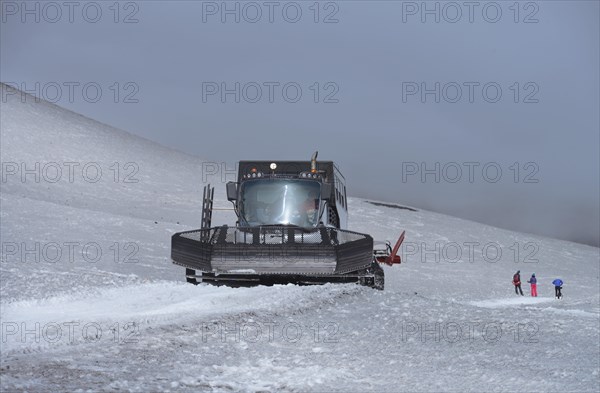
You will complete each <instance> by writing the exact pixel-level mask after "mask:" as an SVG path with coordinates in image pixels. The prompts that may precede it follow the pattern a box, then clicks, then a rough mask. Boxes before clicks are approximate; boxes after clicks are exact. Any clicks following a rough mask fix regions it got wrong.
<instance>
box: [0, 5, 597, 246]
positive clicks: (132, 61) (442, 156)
mask: <svg viewBox="0 0 600 393" xmlns="http://www.w3.org/2000/svg"><path fill="white" fill-rule="evenodd" d="M48 4H53V5H50V6H48ZM74 4H75V5H73V6H72V8H68V7H67V6H65V5H64V3H63V2H56V3H53V2H33V1H32V2H26V3H23V2H11V1H2V23H1V31H0V33H1V34H0V44H1V49H0V79H1V81H2V82H4V83H7V84H9V85H13V86H16V87H18V88H20V89H22V90H26V91H28V92H30V93H33V94H35V95H38V96H41V97H42V98H45V99H48V100H50V101H53V102H56V103H57V104H58V105H61V106H63V107H66V108H68V109H71V110H73V111H76V112H79V113H82V114H84V115H86V116H89V117H91V118H94V119H96V120H99V121H102V122H105V123H108V124H111V125H113V126H116V127H118V128H122V129H124V130H127V131H129V132H132V133H134V134H137V135H140V136H143V137H145V138H148V139H151V140H154V141H156V142H159V143H161V144H164V145H167V146H170V147H173V148H176V149H178V150H181V151H184V152H186V153H190V154H194V155H197V156H200V157H202V158H204V159H205V160H206V161H207V162H216V163H225V164H224V165H225V166H227V167H228V168H233V167H234V166H235V163H236V162H237V161H239V160H243V159H273V160H279V159H307V160H308V159H309V158H310V155H311V154H312V153H313V152H314V151H315V150H318V151H319V158H320V159H324V160H325V159H326V160H333V161H336V162H337V164H338V166H339V167H340V168H341V170H342V172H343V173H344V175H345V176H346V180H347V183H348V192H349V194H350V195H351V196H357V197H364V198H370V199H376V200H381V201H389V202H394V203H400V204H404V205H409V206H414V207H417V208H423V209H428V210H433V211H437V212H441V213H446V214H451V215H455V216H459V217H463V218H467V219H471V220H475V221H479V222H483V223H488V224H491V225H495V226H499V227H503V228H507V229H513V230H518V231H523V232H530V233H535V234H540V235H544V236H551V237H556V238H560V239H566V240H572V241H576V242H582V243H586V244H591V245H595V246H598V245H599V243H600V241H599V238H600V156H599V150H600V119H599V107H600V100H599V85H600V80H599V79H600V78H599V69H600V61H599V48H600V42H599V36H600V26H599V15H600V6H599V3H598V2H591V1H551V2H541V1H540V2H520V3H515V2H513V1H510V2H433V1H432V2H401V1H398V2H392V1H376V2H369V1H337V2H319V3H316V2H314V1H307V2H304V1H297V2H261V1H259V2H234V1H229V2H192V1H180V2H177V1H175V2H173V1H170V2H166V1H149V2H121V3H119V4H118V6H115V3H114V2H95V3H93V2H92V3H89V2H81V3H79V2H75V3H74ZM515 4H516V5H515ZM236 19H237V20H236ZM97 91H101V95H100V96H99V95H98V94H97V93H96V92H97ZM4 99H5V97H3V100H4ZM32 148H33V147H32ZM157 159H160V157H157ZM140 170H143V168H140ZM198 170H202V168H198ZM223 178H224V177H223V176H220V174H212V173H211V174H207V180H208V181H211V182H212V183H219V186H221V185H220V181H221V180H222V179H223ZM227 180H231V179H227ZM350 217H352V212H350Z"/></svg>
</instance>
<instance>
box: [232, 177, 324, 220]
mask: <svg viewBox="0 0 600 393" xmlns="http://www.w3.org/2000/svg"><path fill="white" fill-rule="evenodd" d="M320 194H321V185H320V184H319V183H318V182H316V181H311V180H294V179H261V180H249V181H246V182H244V183H242V188H241V199H240V204H239V208H240V220H241V223H242V225H247V226H258V225H297V226H299V227H304V228H309V227H315V226H317V224H318V220H319V217H318V214H319V204H320Z"/></svg>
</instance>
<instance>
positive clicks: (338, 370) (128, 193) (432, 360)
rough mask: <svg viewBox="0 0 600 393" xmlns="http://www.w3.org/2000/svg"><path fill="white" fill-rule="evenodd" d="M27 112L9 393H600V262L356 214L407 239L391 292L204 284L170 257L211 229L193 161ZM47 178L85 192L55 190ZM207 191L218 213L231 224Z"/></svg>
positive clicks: (13, 195) (15, 183) (4, 268)
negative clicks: (515, 278)
mask: <svg viewBox="0 0 600 393" xmlns="http://www.w3.org/2000/svg"><path fill="white" fill-rule="evenodd" d="M2 88H3V89H4V88H5V86H2ZM3 96H4V95H3ZM19 99H20V97H19V96H9V97H8V102H3V103H2V108H1V113H0V115H1V116H0V126H1V132H2V133H1V139H0V142H1V144H0V153H1V157H2V163H3V173H2V175H3V178H2V183H1V189H0V191H1V192H0V202H1V212H0V219H1V224H0V230H1V238H2V239H1V241H2V262H1V264H0V274H1V276H0V286H1V287H0V294H1V296H2V299H1V302H0V308H1V310H0V311H1V319H2V343H1V345H2V348H1V349H2V351H1V352H2V356H1V359H0V361H1V364H0V373H1V376H2V379H1V385H2V386H1V387H2V389H3V390H7V391H12V390H29V391H74V390H77V389H82V390H86V389H92V390H104V391H114V390H124V391H166V390H172V391H198V390H209V391H240V390H241V391H307V390H313V391H365V390H376V391H481V390H493V391H504V390H508V391H515V390H519V391H558V390H561V391H595V390H597V389H598V388H599V387H600V385H599V384H600V374H599V368H600V363H599V357H600V347H599V344H598V343H599V341H600V333H599V332H600V322H599V318H600V287H599V286H600V266H599V263H600V255H599V249H598V248H593V247H588V246H583V245H579V244H574V243H569V242H564V241H558V240H554V239H547V238H541V237H538V236H532V235H526V234H520V233H515V232H511V231H506V230H501V229H497V228H493V227H489V226H485V225H482V224H478V223H474V222H469V221H465V220H461V219H458V218H453V217H448V216H444V215H440V214H436V213H431V212H426V211H422V210H419V211H409V210H404V209H394V208H391V207H385V206H374V205H372V204H370V203H369V202H368V201H364V200H360V199H356V198H350V199H349V208H350V229H353V230H356V231H359V232H364V233H370V234H372V235H373V236H374V237H375V238H376V239H381V240H383V239H390V240H393V239H394V237H396V236H397V235H398V234H399V232H400V231H401V230H404V229H406V231H407V242H406V244H405V246H404V247H403V250H402V253H403V258H404V263H403V264H402V265H400V266H395V267H393V268H387V267H386V268H385V269H386V290H385V291H383V292H379V291H374V290H370V289H367V288H361V287H357V286H355V285H325V286H319V287H295V286H291V285H290V286H276V287H271V288H267V287H259V288H247V289H232V288H214V287H209V286H197V287H194V286H191V285H188V284H186V283H184V282H183V271H182V270H183V269H182V268H179V267H176V266H173V265H172V264H171V263H170V260H169V247H170V236H171V235H172V234H173V233H174V232H178V231H181V230H186V229H191V228H195V227H197V226H198V222H199V221H200V210H201V207H200V197H201V191H202V186H203V183H202V180H203V179H202V175H201V165H202V160H201V159H199V158H196V157H191V156H188V155H184V154H182V153H179V152H177V151H173V150H170V149H167V148H164V147H162V146H160V145H157V144H155V143H153V142H150V141H147V140H144V139H141V138H138V137H135V136H133V135H130V134H127V133H125V132H123V131H120V130H116V129H114V128H111V127H109V126H106V125H104V124H101V123H98V122H95V121H93V120H91V119H87V118H85V117H82V116H80V115H77V114H75V113H72V112H69V111H66V110H64V109H62V108H59V107H57V106H55V105H51V104H48V103H45V102H35V101H34V100H33V98H31V97H28V98H27V100H26V101H27V102H25V103H23V102H21V101H20V100H19ZM174 126H176V125H174ZM165 132H168V130H165ZM206 152H207V154H209V153H210V147H207V149H206ZM240 158H241V159H243V158H244V157H240ZM36 162H39V163H40V164H39V165H40V170H41V168H43V167H44V166H45V167H46V168H47V171H48V172H47V173H41V174H40V181H39V182H36V181H35V180H36V179H35V176H34V175H31V174H30V175H27V176H26V177H25V179H22V178H21V176H20V175H21V173H17V174H11V173H12V172H14V165H13V163H16V164H17V167H19V171H20V170H21V169H22V168H21V165H22V164H23V163H24V164H25V165H26V167H27V168H28V169H32V168H33V169H35V165H36ZM7 163H8V164H7ZM50 163H56V164H57V165H58V166H60V167H62V168H63V170H65V168H66V165H67V164H65V163H76V164H79V165H77V166H76V167H77V168H82V167H84V166H85V165H87V167H88V168H90V172H89V173H88V175H89V176H88V177H87V178H84V177H83V176H82V175H81V172H77V171H75V176H74V178H73V179H70V178H69V177H68V176H67V175H66V173H65V172H63V174H62V176H61V177H60V179H59V180H58V181H57V182H52V181H53V180H54V179H55V178H56V176H55V173H53V172H51V170H52V169H53V168H55V167H56V165H54V164H50ZM115 163H116V165H115ZM128 164H130V165H128ZM68 165H74V164H68ZM127 165H128V166H127ZM98 167H99V168H101V170H102V176H101V177H100V178H99V179H98V181H95V180H96V179H92V180H94V182H92V181H90V179H91V178H92V177H93V173H92V169H94V168H98ZM115 168H118V169H119V173H118V175H116V174H115ZM41 171H42V170H41ZM42 172H43V171H42ZM78 173H79V175H78ZM115 176H116V177H115ZM51 180H52V181H51ZM126 180H127V181H126ZM129 180H134V181H133V182H131V181H129ZM215 180H216V181H213V183H216V198H217V200H216V206H218V207H229V206H228V202H226V200H225V196H224V184H221V182H220V181H219V179H215ZM350 187H351V185H350ZM232 220H233V218H232V216H231V213H229V212H223V211H217V212H215V215H214V217H213V222H214V223H215V224H218V223H224V222H232ZM115 243H116V245H115ZM65 244H71V245H72V250H73V254H72V256H70V254H69V250H70V248H69V246H67V245H65ZM86 246H87V247H86ZM36 247H37V248H36ZM15 250H16V251H15ZM23 250H29V252H25V253H22V252H21V251H23ZM31 250H33V251H31ZM36 250H37V251H36ZM56 250H60V252H62V255H61V257H60V258H58V257H56V255H57V254H56V253H55V252H56ZM97 250H100V251H101V254H102V255H101V256H99V255H97V252H96V251H97ZM115 250H119V253H118V254H116V251H115ZM497 250H500V252H501V253H502V255H501V257H498V258H496V255H497V253H496V251H497ZM517 250H518V251H519V254H518V256H517V255H516V252H517ZM457 252H460V253H461V255H460V257H459V256H457ZM128 256H130V258H127V257H128ZM36 257H37V259H38V260H37V261H36ZM496 259H497V260H496ZM516 270H521V272H522V278H523V281H525V280H526V279H527V278H528V277H529V275H530V274H531V273H532V272H535V273H536V276H537V277H538V282H539V289H538V292H539V297H538V298H531V297H528V296H527V297H520V296H519V297H516V296H515V295H514V291H513V288H512V285H511V283H510V281H511V279H512V274H513V273H514V272H515V271H516ZM555 277H561V278H562V279H563V280H564V281H565V283H566V284H565V287H564V294H565V298H564V299H563V300H561V301H557V300H555V299H554V298H553V287H552V286H551V284H550V282H551V281H552V280H553V279H554V278H555ZM523 287H524V291H525V293H526V295H528V294H529V290H528V288H526V287H527V284H524V286H523ZM59 332H60V334H59Z"/></svg>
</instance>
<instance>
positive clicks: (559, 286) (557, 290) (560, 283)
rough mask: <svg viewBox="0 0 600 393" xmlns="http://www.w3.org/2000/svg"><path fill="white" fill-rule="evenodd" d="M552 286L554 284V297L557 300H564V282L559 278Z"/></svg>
mask: <svg viewBox="0 0 600 393" xmlns="http://www.w3.org/2000/svg"><path fill="white" fill-rule="evenodd" d="M552 284H554V297H556V298H557V299H561V298H562V292H561V290H562V286H563V280H561V279H560V278H557V279H556V280H554V281H552Z"/></svg>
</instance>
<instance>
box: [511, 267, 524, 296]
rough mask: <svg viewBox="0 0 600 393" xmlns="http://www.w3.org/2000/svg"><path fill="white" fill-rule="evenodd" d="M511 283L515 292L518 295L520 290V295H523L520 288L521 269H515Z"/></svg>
mask: <svg viewBox="0 0 600 393" xmlns="http://www.w3.org/2000/svg"><path fill="white" fill-rule="evenodd" d="M513 285H514V286H515V293H516V294H517V295H518V294H519V292H521V296H523V290H522V289H521V271H520V270H517V272H516V273H515V275H514V276H513Z"/></svg>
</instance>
